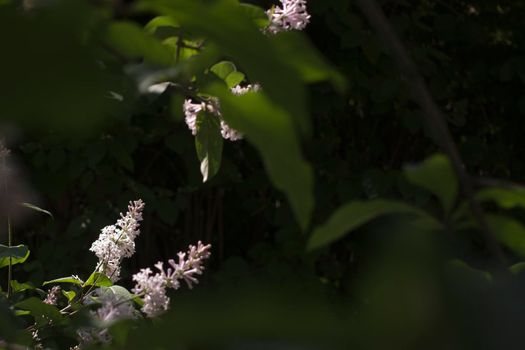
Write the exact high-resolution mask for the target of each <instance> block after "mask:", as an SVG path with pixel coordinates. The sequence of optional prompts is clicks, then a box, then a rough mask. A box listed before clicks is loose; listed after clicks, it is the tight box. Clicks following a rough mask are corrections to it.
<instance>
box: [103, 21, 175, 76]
mask: <svg viewBox="0 0 525 350" xmlns="http://www.w3.org/2000/svg"><path fill="white" fill-rule="evenodd" d="M106 36H107V39H106V40H107V42H108V44H109V45H110V46H111V47H113V48H114V50H116V51H118V52H119V53H120V54H122V55H124V56H127V57H129V58H143V59H144V60H145V61H146V62H147V63H152V64H158V65H161V66H168V65H170V64H171V63H172V61H173V57H172V56H171V54H170V51H169V49H168V48H167V47H165V46H164V45H162V43H161V42H160V41H159V40H157V39H156V38H155V37H153V36H151V35H148V34H147V33H145V32H144V31H143V30H142V28H140V27H139V26H138V25H137V24H135V23H132V22H113V23H112V24H111V25H110V26H109V27H108V29H107V33H106Z"/></svg>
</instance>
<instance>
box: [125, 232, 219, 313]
mask: <svg viewBox="0 0 525 350" xmlns="http://www.w3.org/2000/svg"><path fill="white" fill-rule="evenodd" d="M210 249H211V245H210V244H208V245H204V244H202V242H200V241H199V242H198V243H197V245H196V246H194V245H190V246H189V247H188V251H187V252H185V253H184V252H179V253H178V254H177V255H178V261H177V262H176V261H175V260H173V259H170V260H168V264H169V266H168V268H167V269H164V264H163V263H162V262H160V261H159V262H158V263H156V264H155V267H156V268H157V270H158V272H157V273H155V274H154V273H153V272H152V271H151V269H149V268H146V269H142V270H140V272H138V273H136V274H135V275H133V280H134V281H135V282H136V284H135V287H134V288H133V289H132V291H133V293H135V294H137V295H139V296H141V297H142V299H143V301H144V305H143V306H142V312H144V313H145V314H146V315H147V316H149V317H155V316H158V315H160V314H161V313H162V312H164V311H166V310H167V309H168V307H169V302H170V299H169V297H168V296H167V295H166V292H167V289H168V288H171V289H175V290H177V289H179V288H180V282H179V281H180V280H184V281H185V282H186V284H187V285H188V287H189V288H190V289H191V288H193V285H194V284H197V283H199V281H198V279H197V276H198V275H202V272H203V271H204V260H206V259H208V258H209V257H210V254H211V253H210Z"/></svg>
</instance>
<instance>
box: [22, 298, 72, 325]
mask: <svg viewBox="0 0 525 350" xmlns="http://www.w3.org/2000/svg"><path fill="white" fill-rule="evenodd" d="M15 307H17V308H19V309H22V310H27V311H29V312H31V315H32V316H33V317H34V318H35V322H36V324H37V326H43V325H46V324H48V323H49V322H53V323H54V324H55V325H60V324H63V323H67V319H66V318H65V317H64V316H63V315H62V314H61V313H60V311H59V310H58V309H57V308H56V307H55V306H53V305H49V304H46V303H44V302H43V301H42V300H40V299H38V298H35V297H31V298H29V299H26V300H23V301H21V302H19V303H17V304H15Z"/></svg>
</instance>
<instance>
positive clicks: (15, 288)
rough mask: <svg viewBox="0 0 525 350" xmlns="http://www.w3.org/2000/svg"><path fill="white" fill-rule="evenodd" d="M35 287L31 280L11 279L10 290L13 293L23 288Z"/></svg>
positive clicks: (30, 288) (21, 290)
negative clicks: (19, 280)
mask: <svg viewBox="0 0 525 350" xmlns="http://www.w3.org/2000/svg"><path fill="white" fill-rule="evenodd" d="M32 289H35V286H34V285H33V284H32V283H31V282H27V283H20V282H18V281H17V280H12V281H11V290H12V291H13V293H18V292H23V291H24V290H32Z"/></svg>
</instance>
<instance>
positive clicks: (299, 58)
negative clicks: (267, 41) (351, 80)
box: [272, 31, 346, 91]
mask: <svg viewBox="0 0 525 350" xmlns="http://www.w3.org/2000/svg"><path fill="white" fill-rule="evenodd" d="M272 39H273V40H274V43H275V46H276V48H277V51H278V52H279V55H280V56H281V57H286V59H287V60H288V61H289V62H290V65H291V66H293V68H294V69H295V70H296V71H297V72H298V73H299V74H300V75H301V77H302V78H303V80H304V81H305V82H308V83H315V82H320V81H326V80H328V81H330V82H332V84H334V86H335V87H336V88H337V89H338V90H339V91H342V90H344V89H345V87H346V80H345V78H344V77H343V76H342V75H341V74H340V73H339V72H337V71H336V70H335V69H334V68H332V67H330V65H329V64H328V63H327V62H326V61H325V60H324V58H323V56H322V55H321V54H320V53H319V52H318V51H317V50H315V49H314V48H313V46H312V44H310V42H309V41H308V40H307V39H306V37H305V36H304V35H303V34H301V33H300V32H296V31H288V32H283V33H279V35H275V36H273V37H272Z"/></svg>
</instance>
